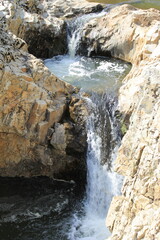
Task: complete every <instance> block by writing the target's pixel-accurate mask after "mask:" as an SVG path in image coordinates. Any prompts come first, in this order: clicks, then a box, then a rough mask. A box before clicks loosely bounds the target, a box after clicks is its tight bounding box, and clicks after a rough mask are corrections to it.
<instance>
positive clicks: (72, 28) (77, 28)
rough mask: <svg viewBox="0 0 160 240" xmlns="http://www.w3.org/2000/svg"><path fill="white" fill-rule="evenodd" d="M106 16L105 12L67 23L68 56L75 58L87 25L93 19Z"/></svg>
mask: <svg viewBox="0 0 160 240" xmlns="http://www.w3.org/2000/svg"><path fill="white" fill-rule="evenodd" d="M104 14H106V13H105V12H103V11H102V12H101V13H98V14H97V13H90V14H86V15H83V16H80V17H76V18H74V19H73V20H70V21H68V22H67V30H68V54H69V56H70V57H72V58H73V57H75V55H76V52H77V50H78V47H79V43H80V39H81V33H82V30H83V27H84V25H85V23H87V22H88V21H89V20H91V19H93V18H98V17H101V16H103V15H104Z"/></svg>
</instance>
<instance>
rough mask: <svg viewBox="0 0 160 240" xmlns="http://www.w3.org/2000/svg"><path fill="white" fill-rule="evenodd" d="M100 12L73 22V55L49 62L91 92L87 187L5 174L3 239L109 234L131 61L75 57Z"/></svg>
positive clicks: (94, 238)
mask: <svg viewBox="0 0 160 240" xmlns="http://www.w3.org/2000/svg"><path fill="white" fill-rule="evenodd" d="M101 14H104V13H101ZM99 16H100V15H99V14H90V15H85V16H82V17H79V18H76V19H74V20H72V21H70V22H68V48H69V52H68V54H67V55H63V56H56V57H53V58H52V59H47V60H45V65H46V66H47V67H48V68H49V69H50V71H52V72H53V73H54V74H55V75H56V76H58V77H59V78H60V79H62V80H64V81H66V82H69V83H71V84H73V85H75V86H77V87H79V88H80V93H79V94H81V93H83V92H87V93H88V94H89V95H90V97H88V98H87V97H86V101H87V102H88V106H89V108H90V111H91V114H90V116H89V118H88V121H87V126H86V127H87V141H88V150H87V153H86V162H87V185H86V188H85V190H81V189H79V187H78V186H76V185H75V184H74V182H72V181H71V182H65V181H55V180H53V179H48V178H45V177H43V178H42V177H39V178H33V179H28V180H27V179H18V178H15V179H10V178H1V179H0V189H1V191H0V240H11V239H12V240H104V239H106V238H107V237H108V236H109V235H110V233H109V231H108V230H107V228H106V226H105V218H106V215H107V211H108V208H109V205H110V202H111V199H112V197H113V196H114V195H118V194H120V188H121V183H122V178H121V176H118V175H117V174H116V173H115V172H113V170H112V169H113V162H114V160H115V158H116V153H117V149H118V147H119V144H120V140H121V136H120V131H119V129H118V124H117V119H116V117H115V110H116V99H117V94H118V89H119V87H120V85H121V81H122V79H123V78H124V76H125V75H126V74H127V73H128V72H129V70H130V65H129V64H127V63H124V62H122V61H120V60H115V59H109V58H105V57H93V58H88V57H84V56H76V51H77V48H78V45H79V41H80V34H81V29H82V26H83V25H84V24H85V22H87V21H89V19H91V18H94V17H99ZM82 95H83V94H82Z"/></svg>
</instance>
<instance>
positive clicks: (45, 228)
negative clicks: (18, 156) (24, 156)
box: [0, 177, 83, 240]
mask: <svg viewBox="0 0 160 240" xmlns="http://www.w3.org/2000/svg"><path fill="white" fill-rule="evenodd" d="M82 195H83V191H82V190H81V189H78V187H77V186H76V185H75V184H74V183H72V182H63V181H58V182H57V181H54V180H51V179H49V178H45V177H38V178H33V179H24V178H0V240H22V239H23V240H60V239H61V240H66V239H67V234H68V230H69V228H70V224H71V223H70V218H71V215H72V212H74V211H75V210H76V209H78V206H79V204H80V202H81V199H82Z"/></svg>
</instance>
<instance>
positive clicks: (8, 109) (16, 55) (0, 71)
mask: <svg viewBox="0 0 160 240" xmlns="http://www.w3.org/2000/svg"><path fill="white" fill-rule="evenodd" d="M11 6H12V5H11ZM1 10H2V12H1V15H0V18H1V19H0V20H1V21H0V49H1V51H0V176H25V177H32V176H40V175H45V176H50V177H58V178H63V179H75V180H77V181H81V180H82V179H83V180H84V175H85V158H84V154H85V150H86V133H85V130H84V129H85V118H86V115H87V110H86V108H85V104H83V100H82V99H81V98H79V97H78V96H77V95H76V94H75V92H77V89H75V88H74V87H72V86H71V85H69V84H66V83H64V82H63V81H61V80H59V79H58V78H57V77H56V76H54V75H53V74H51V73H50V71H49V70H48V69H47V68H46V67H45V66H44V64H43V62H42V61H41V60H40V59H37V58H35V57H34V56H33V55H31V54H29V53H28V52H27V47H28V46H27V44H26V42H25V41H24V40H22V39H21V38H20V37H22V38H24V37H23V36H25V34H26V31H24V32H23V31H22V32H21V31H19V30H20V28H19V27H18V28H17V30H16V29H15V28H14V27H13V26H16V24H15V25H14V24H13V22H14V21H15V19H17V17H18V15H13V16H12V14H11V13H10V14H8V15H7V13H8V12H7V11H8V10H7V9H6V6H1ZM13 10H14V11H15V9H13ZM18 11H19V10H17V9H16V11H15V14H17V12H18ZM20 11H23V9H20ZM31 20H32V19H31ZM25 21H26V20H25ZM25 21H24V22H25ZM20 22H21V19H20ZM24 22H23V23H24ZM27 24H29V23H27ZM17 26H18V25H17ZM19 26H20V25H19ZM24 28H25V27H24ZM8 29H10V30H12V32H14V33H15V34H17V35H18V36H19V37H17V36H16V35H15V34H13V33H11V32H10V31H9V30H8ZM24 39H25V38H24ZM72 94H74V96H72ZM77 108H78V111H79V113H81V119H80V121H79V118H78V116H77V114H79V113H78V111H77V110H76V109H77ZM81 110H82V111H81Z"/></svg>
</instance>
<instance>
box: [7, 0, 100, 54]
mask: <svg viewBox="0 0 160 240" xmlns="http://www.w3.org/2000/svg"><path fill="white" fill-rule="evenodd" d="M3 8H4V9H3V11H4V12H5V15H6V16H7V20H8V28H9V29H10V30H11V31H12V32H13V33H14V34H15V35H16V36H17V37H19V38H21V39H23V40H24V41H25V42H26V43H27V45H28V51H29V53H31V54H33V55H34V56H36V57H38V58H50V57H53V56H55V55H59V54H65V53H66V52H67V32H66V22H65V21H64V19H65V18H67V17H73V16H77V15H79V14H86V13H90V12H96V11H101V10H102V9H103V6H102V5H101V4H98V3H88V2H87V1H86V0H81V1H78V2H77V0H74V1H73V0H72V1H69V0H68V1H62V0H57V1H51V0H50V1H45V0H42V1H37V0H20V1H16V0H14V1H11V0H6V1H4V2H3Z"/></svg>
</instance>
